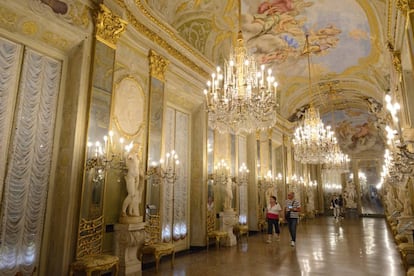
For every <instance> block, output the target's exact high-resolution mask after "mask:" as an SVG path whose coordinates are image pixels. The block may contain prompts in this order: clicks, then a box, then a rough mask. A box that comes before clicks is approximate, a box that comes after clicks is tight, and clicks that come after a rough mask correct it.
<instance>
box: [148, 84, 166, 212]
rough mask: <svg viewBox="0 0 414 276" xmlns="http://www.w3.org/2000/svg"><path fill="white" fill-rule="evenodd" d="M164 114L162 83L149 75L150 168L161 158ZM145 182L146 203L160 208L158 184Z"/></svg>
mask: <svg viewBox="0 0 414 276" xmlns="http://www.w3.org/2000/svg"><path fill="white" fill-rule="evenodd" d="M163 114H164V83H163V82H162V81H161V80H159V79H157V78H155V77H151V93H150V108H149V133H148V137H149V138H148V164H147V167H148V168H151V167H154V166H157V165H158V163H159V160H160V159H161V157H162V156H161V145H162V124H163ZM154 184H157V183H156V182H155V183H151V181H150V182H147V200H146V202H147V204H151V205H155V206H157V208H158V209H159V208H160V185H154Z"/></svg>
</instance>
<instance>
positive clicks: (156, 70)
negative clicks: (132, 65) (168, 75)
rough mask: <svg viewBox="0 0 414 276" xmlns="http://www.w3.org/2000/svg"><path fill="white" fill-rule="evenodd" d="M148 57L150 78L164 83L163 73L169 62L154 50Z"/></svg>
mask: <svg viewBox="0 0 414 276" xmlns="http://www.w3.org/2000/svg"><path fill="white" fill-rule="evenodd" d="M148 57H149V67H150V74H151V76H152V77H155V78H157V79H159V80H160V81H163V82H164V81H165V71H166V70H167V66H168V64H169V61H168V60H166V59H165V58H164V57H162V56H160V55H159V54H157V53H156V52H155V51H154V50H151V51H150V52H149V55H148Z"/></svg>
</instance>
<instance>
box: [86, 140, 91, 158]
mask: <svg viewBox="0 0 414 276" xmlns="http://www.w3.org/2000/svg"><path fill="white" fill-rule="evenodd" d="M87 147H88V152H87V156H88V158H89V157H90V156H91V151H92V143H91V142H88V143H87Z"/></svg>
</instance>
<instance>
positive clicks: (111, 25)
mask: <svg viewBox="0 0 414 276" xmlns="http://www.w3.org/2000/svg"><path fill="white" fill-rule="evenodd" d="M99 6H100V10H99V12H98V14H97V16H96V39H97V40H99V41H101V42H102V43H104V44H105V45H107V46H109V47H111V48H112V49H116V43H117V42H118V39H119V37H120V36H121V34H122V33H123V32H124V31H125V29H126V25H127V22H126V21H125V20H123V19H121V18H120V17H119V16H116V15H114V14H112V13H111V11H110V10H109V9H108V8H107V7H106V6H105V5H104V4H100V5H99Z"/></svg>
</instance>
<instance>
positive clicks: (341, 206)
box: [338, 194, 345, 218]
mask: <svg viewBox="0 0 414 276" xmlns="http://www.w3.org/2000/svg"><path fill="white" fill-rule="evenodd" d="M338 205H339V216H340V217H341V218H344V217H345V210H344V198H343V197H342V194H340V195H339V197H338Z"/></svg>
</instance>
